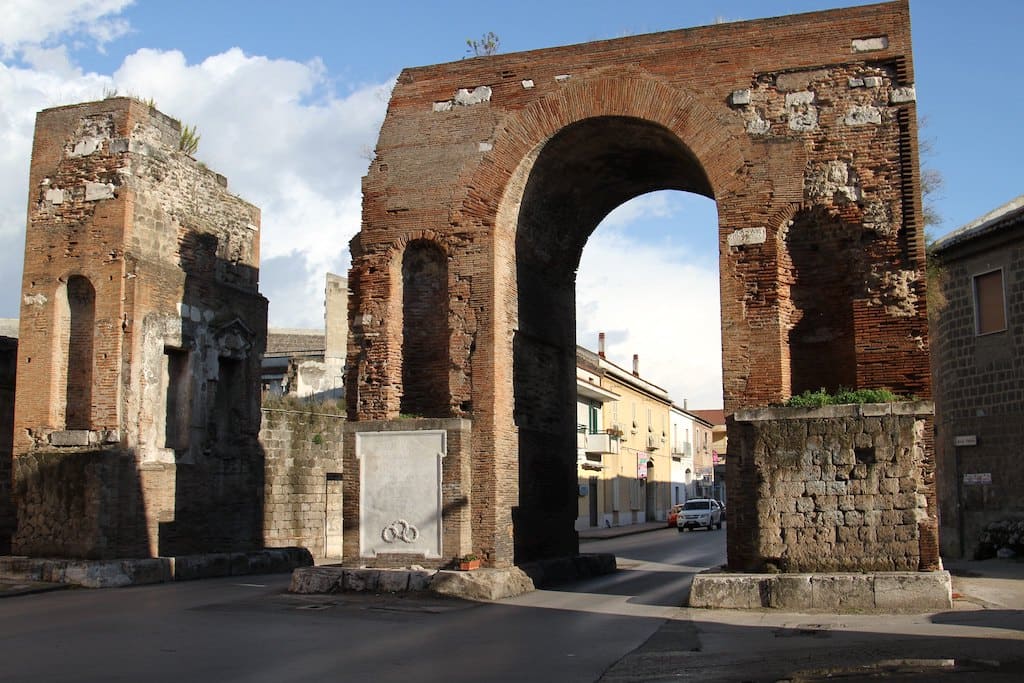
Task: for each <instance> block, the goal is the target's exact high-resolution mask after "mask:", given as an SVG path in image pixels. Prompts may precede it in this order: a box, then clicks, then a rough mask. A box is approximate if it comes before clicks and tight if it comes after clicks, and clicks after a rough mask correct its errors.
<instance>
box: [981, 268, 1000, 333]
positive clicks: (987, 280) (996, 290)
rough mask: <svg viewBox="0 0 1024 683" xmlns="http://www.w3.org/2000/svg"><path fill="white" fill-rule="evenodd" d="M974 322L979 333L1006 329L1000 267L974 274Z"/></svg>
mask: <svg viewBox="0 0 1024 683" xmlns="http://www.w3.org/2000/svg"><path fill="white" fill-rule="evenodd" d="M974 324H975V331H976V333H977V334H979V335H981V334H992V333H993V332H1002V331H1004V330H1005V329H1006V305H1005V303H1004V300H1003V271H1002V270H1001V269H1000V270H993V271H991V272H988V273H983V274H982V275H975V276H974Z"/></svg>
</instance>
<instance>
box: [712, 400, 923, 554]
mask: <svg viewBox="0 0 1024 683" xmlns="http://www.w3.org/2000/svg"><path fill="white" fill-rule="evenodd" d="M931 413H932V408H931V404H929V403H927V402H914V403H893V404H865V405H848V406H829V407H824V408H764V409H748V410H741V411H737V413H735V414H734V415H733V417H732V418H730V420H729V455H728V458H727V461H726V467H727V468H728V474H727V476H728V480H729V525H728V555H729V566H730V568H732V569H736V570H742V571H765V570H776V571H784V572H814V571H824V572H829V571H917V570H932V569H937V568H938V566H939V556H938V521H937V515H936V506H935V482H934V474H935V462H934V457H933V455H932V453H931V448H930V443H929V440H928V439H927V438H926V434H927V431H928V428H929V424H928V422H929V420H930V416H931Z"/></svg>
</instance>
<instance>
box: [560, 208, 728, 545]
mask: <svg viewBox="0 0 1024 683" xmlns="http://www.w3.org/2000/svg"><path fill="white" fill-rule="evenodd" d="M717 224H718V213H717V207H716V204H715V202H714V200H711V199H708V198H707V197H703V196H701V195H697V194H693V193H688V192H679V191H675V190H662V191H656V192H652V193H648V194H645V195H641V196H639V197H635V198H634V199H631V200H629V201H627V202H625V203H624V204H621V205H620V206H619V207H617V208H616V209H615V210H613V211H612V212H611V213H610V214H609V215H608V216H607V217H606V218H605V219H604V220H602V221H601V223H600V225H598V227H597V228H596V230H595V231H594V233H593V234H592V235H591V237H590V239H589V240H588V242H587V245H586V247H585V248H584V250H583V255H582V258H581V259H580V267H579V270H578V271H577V276H576V340H577V345H578V350H577V354H578V358H577V366H578V370H577V372H578V373H585V374H590V373H593V375H594V376H595V379H594V380H593V381H592V382H591V383H593V382H596V383H598V384H599V385H600V388H602V389H604V390H606V391H609V392H610V393H611V394H612V395H613V397H609V398H608V399H607V400H606V401H605V402H604V403H602V404H601V406H600V414H599V416H598V420H597V422H598V423H599V424H600V426H601V427H602V429H601V430H600V431H603V432H604V433H606V434H607V433H611V434H615V435H616V436H615V438H614V439H607V438H604V437H602V436H601V435H600V434H598V435H596V438H594V437H588V439H589V440H588V441H586V442H583V443H581V444H579V447H578V453H577V461H578V462H582V465H578V469H579V470H580V471H579V473H578V476H579V478H580V483H581V484H582V483H583V477H584V476H589V475H590V474H591V471H590V470H591V468H593V469H596V470H597V473H598V479H599V481H598V483H597V484H596V485H595V486H597V487H599V488H600V492H601V493H602V494H603V495H602V509H601V510H600V515H599V524H598V525H595V524H593V523H591V521H590V519H588V518H587V517H586V516H584V514H583V512H584V510H583V509H582V506H580V510H579V512H578V515H577V519H576V525H575V526H576V529H577V530H579V531H584V530H587V529H592V528H594V527H595V526H606V525H607V526H629V525H633V524H638V523H646V522H654V521H659V522H660V521H666V520H668V519H669V518H670V513H671V510H672V506H673V505H674V504H677V503H679V502H682V501H684V500H686V499H688V498H693V497H695V496H696V495H697V491H696V488H697V487H696V484H694V483H693V481H692V480H693V470H694V469H696V470H697V471H699V473H700V474H699V476H700V477H705V476H707V477H713V476H714V473H715V461H714V459H713V457H712V452H711V450H710V449H709V448H706V447H702V444H701V443H700V441H699V440H698V431H697V430H695V429H692V425H693V424H694V423H693V417H692V416H691V415H689V414H688V413H687V412H686V409H687V407H690V408H693V409H718V408H721V407H722V398H723V396H722V344H721V307H720V284H719V268H718V260H717V258H716V257H717V254H718V230H717ZM595 344H596V346H595ZM595 351H596V352H597V354H596V358H595V354H594V352H595ZM634 354H636V355H637V356H638V357H637V362H636V363H635V364H634V363H632V358H633V356H634ZM595 366H596V367H595ZM634 369H635V370H636V373H637V374H636V376H633V375H632V374H631V371H632V370H634ZM651 384H653V385H655V386H653V387H652V386H650V385H651ZM589 389H590V386H588V385H584V386H583V388H582V389H581V388H580V386H579V382H577V394H578V395H579V393H580V392H581V391H583V392H585V391H587V390H589ZM662 390H663V391H662ZM578 401H579V398H577V402H578ZM634 406H636V407H637V408H638V409H636V410H634V408H633V407H634ZM666 425H668V428H666ZM637 484H639V485H637ZM634 490H635V493H634Z"/></svg>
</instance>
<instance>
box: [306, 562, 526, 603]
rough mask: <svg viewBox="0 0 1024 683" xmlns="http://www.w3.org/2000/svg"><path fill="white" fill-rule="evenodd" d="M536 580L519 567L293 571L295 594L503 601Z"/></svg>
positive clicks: (341, 568)
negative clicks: (421, 594)
mask: <svg viewBox="0 0 1024 683" xmlns="http://www.w3.org/2000/svg"><path fill="white" fill-rule="evenodd" d="M533 588H534V586H533V581H531V580H530V577H529V576H527V575H526V574H525V573H524V572H523V571H522V570H521V569H519V568H518V567H510V568H508V569H476V570H473V571H468V572H462V571H452V570H446V569H362V568H348V567H300V568H299V569H296V570H295V571H293V572H292V582H291V585H290V586H289V587H288V590H289V591H291V592H292V593H302V594H311V593H344V592H378V593H404V592H407V591H421V592H428V593H435V594H438V595H448V596H451V597H455V598H463V599H465V600H483V601H488V600H501V599H502V598H511V597H515V596H516V595H522V594H523V593H528V592H530V591H532V590H533Z"/></svg>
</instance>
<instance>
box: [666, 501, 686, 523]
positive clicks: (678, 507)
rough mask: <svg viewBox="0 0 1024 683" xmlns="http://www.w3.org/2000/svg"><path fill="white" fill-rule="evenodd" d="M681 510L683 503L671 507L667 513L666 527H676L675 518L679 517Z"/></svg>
mask: <svg viewBox="0 0 1024 683" xmlns="http://www.w3.org/2000/svg"><path fill="white" fill-rule="evenodd" d="M682 509H683V503H676V504H675V505H673V506H672V509H671V510H669V511H668V525H669V526H675V525H676V517H678V516H679V511H680V510H682Z"/></svg>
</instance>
